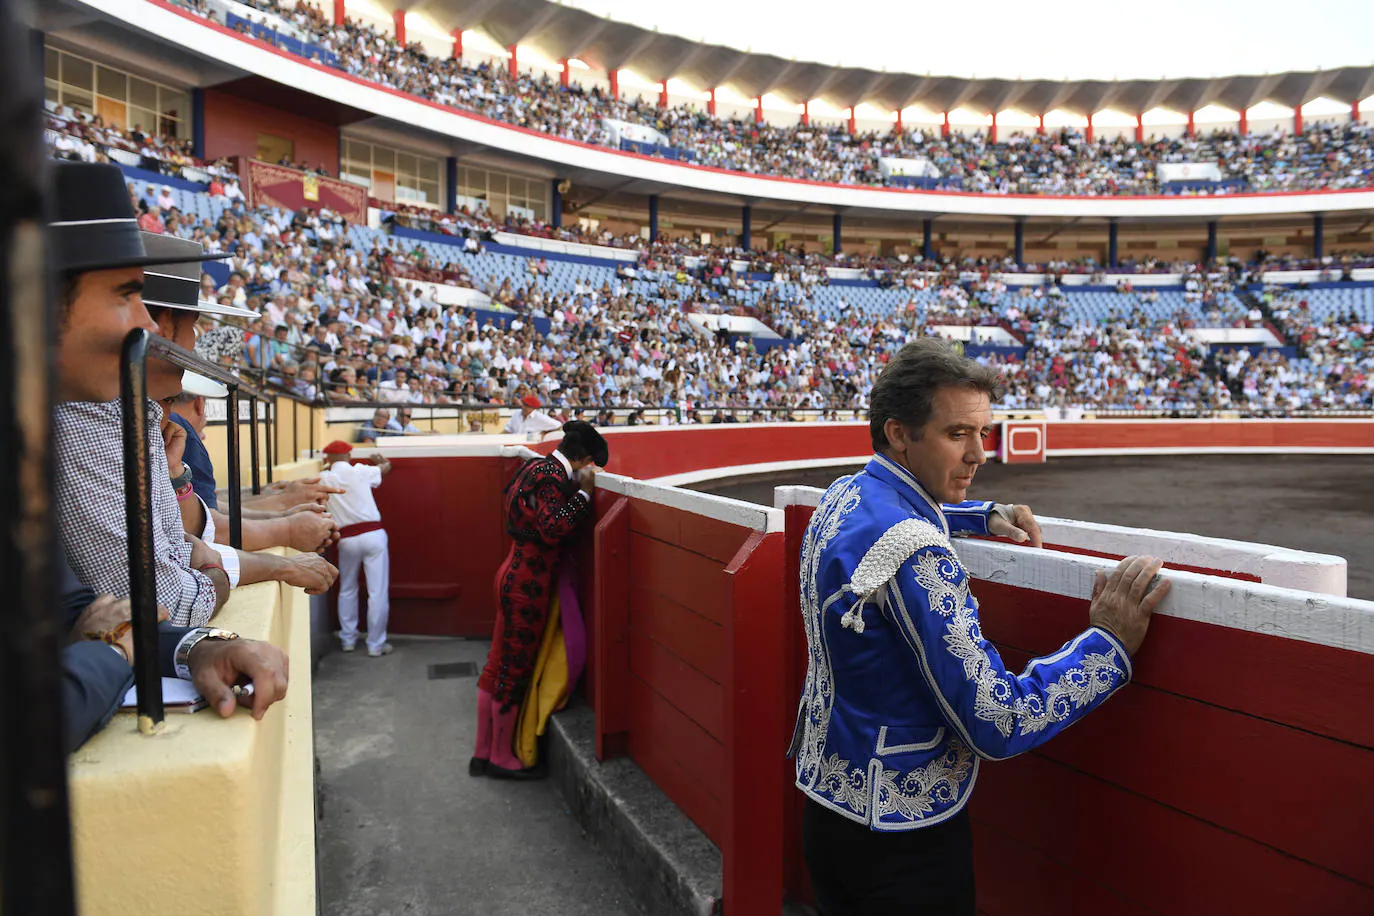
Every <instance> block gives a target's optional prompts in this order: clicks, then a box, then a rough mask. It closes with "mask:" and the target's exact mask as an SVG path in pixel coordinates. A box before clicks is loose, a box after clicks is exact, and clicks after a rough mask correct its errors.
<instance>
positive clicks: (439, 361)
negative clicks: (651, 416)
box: [129, 179, 1374, 414]
mask: <svg viewBox="0 0 1374 916" xmlns="http://www.w3.org/2000/svg"><path fill="white" fill-rule="evenodd" d="M129 184H130V188H131V190H132V192H133V194H134V196H135V198H136V199H137V198H142V199H144V200H152V199H154V198H155V197H156V196H157V195H158V194H160V193H164V189H163V188H162V186H160V185H159V184H157V183H156V182H149V181H146V180H143V179H131V180H130V182H129ZM165 193H167V194H170V196H171V199H172V201H173V204H174V207H175V209H176V211H178V213H177V214H176V216H177V217H178V218H177V219H175V220H174V227H169V228H170V230H171V231H175V232H177V233H178V234H181V235H185V236H192V235H194V234H195V233H196V232H197V230H198V229H199V230H200V231H201V232H202V233H204V234H205V235H207V236H208V235H209V234H211V233H213V232H214V231H215V228H216V227H217V226H219V227H228V226H231V225H233V224H234V223H235V222H236V221H238V220H246V222H243V223H241V225H240V228H243V227H252V228H254V229H255V230H256V229H261V228H262V227H263V226H265V225H266V224H267V222H269V221H275V222H276V223H277V225H290V223H291V220H292V216H293V215H292V214H287V213H282V212H280V211H276V210H273V209H271V208H265V207H260V208H257V209H256V210H250V209H248V208H246V207H244V206H243V205H242V204H240V205H239V207H238V208H237V209H235V208H233V206H232V205H231V203H230V202H229V201H228V200H227V199H225V198H224V197H222V196H211V195H209V194H207V193H203V192H194V191H187V190H183V189H178V188H171V189H167V190H166V191H165ZM312 219H315V218H313V217H312ZM315 223H316V224H315V225H311V224H309V223H307V224H306V225H304V226H299V228H298V231H299V232H300V233H301V240H302V241H303V242H304V243H305V245H306V251H305V252H304V257H303V258H302V262H303V263H302V264H301V265H299V266H300V267H301V269H302V270H303V271H304V272H305V273H306V274H309V275H311V278H312V282H311V283H308V284H302V283H299V282H297V283H295V284H292V283H290V282H287V281H285V280H283V279H280V278H278V279H274V280H272V281H270V282H266V283H264V282H261V281H260V280H258V279H255V278H254V277H253V274H254V271H255V269H256V264H257V263H258V262H260V261H262V260H263V259H264V256H261V255H257V254H255V253H249V252H247V251H245V250H240V251H239V253H238V257H236V258H234V259H233V260H231V261H230V262H229V264H228V265H227V266H226V267H224V268H212V269H214V270H220V271H223V272H225V273H227V271H228V270H229V269H231V268H232V269H234V270H239V271H241V272H244V273H245V275H246V276H247V278H248V280H249V290H250V292H251V294H252V296H253V302H254V304H256V305H258V306H259V307H265V304H266V303H267V302H268V301H277V302H280V301H281V299H280V297H281V296H282V295H284V294H286V293H289V292H297V293H301V294H303V296H302V299H301V302H302V303H303V304H313V305H315V306H318V307H319V312H320V315H321V319H320V320H321V322H322V323H323V324H325V325H328V326H329V327H330V328H331V330H330V331H329V332H328V339H329V340H330V341H331V342H332V343H331V345H332V346H333V347H335V348H338V349H342V350H343V351H345V352H344V353H335V354H316V353H315V352H313V351H309V350H306V351H300V352H298V353H297V354H296V355H295V356H294V357H293V358H292V360H291V361H292V363H293V364H296V363H299V364H300V365H305V364H312V365H314V366H316V367H317V369H318V373H319V377H321V378H329V379H331V384H330V385H326V387H325V391H326V393H333V394H334V395H336V396H338V395H339V394H340V392H341V391H344V390H345V389H346V390H347V391H352V392H353V393H354V394H355V395H356V396H357V398H361V399H364V400H370V399H373V398H383V399H386V398H392V399H395V398H398V397H399V398H403V399H407V400H413V401H415V402H418V403H425V402H439V403H454V402H467V401H471V400H474V399H477V400H495V401H498V402H506V401H510V400H512V399H514V398H515V397H517V396H518V395H519V394H521V393H523V392H525V391H536V392H538V393H539V394H540V395H541V397H544V398H546V399H547V400H549V401H551V402H552V403H555V404H558V405H559V406H561V407H565V408H568V409H577V408H601V407H608V406H620V407H641V406H649V407H675V408H679V409H682V410H685V411H687V412H688V413H689V414H690V411H692V410H694V409H696V408H700V407H714V406H725V407H731V408H735V409H772V410H777V411H782V412H787V411H791V410H794V409H811V410H833V409H839V410H849V409H853V408H856V407H860V406H862V405H863V404H864V403H865V398H866V393H867V389H868V387H869V386H870V385H871V384H872V381H873V379H874V378H875V377H876V374H877V372H878V371H879V370H880V369H881V367H882V364H883V362H884V360H885V359H886V356H887V354H889V353H890V352H891V351H892V349H893V348H894V347H896V346H899V345H900V344H901V343H902V342H903V341H905V340H907V339H910V338H911V337H912V336H915V335H920V334H926V333H943V332H941V331H940V330H939V329H940V328H941V327H944V326H947V325H970V324H972V325H980V324H981V325H1000V326H1002V327H1007V328H1011V329H1012V331H1013V332H1015V333H1016V334H1017V335H1018V336H1019V338H1024V343H1025V346H1013V347H1003V348H995V347H994V348H982V347H980V348H978V349H976V350H975V351H973V352H976V353H978V354H979V357H978V358H980V359H982V360H983V361H985V362H988V363H990V364H994V365H997V366H998V367H999V368H1001V369H1002V371H1003V372H1004V374H1005V376H1006V377H1007V379H1008V382H1009V384H1008V386H1007V391H1006V395H1005V396H1004V398H1003V399H1002V401H1001V402H1000V405H999V406H1002V407H1004V408H1010V409H1029V408H1038V407H1047V406H1066V407H1080V408H1095V409H1131V410H1167V411H1197V410H1211V409H1222V408H1228V407H1235V408H1241V409H1246V410H1254V411H1259V412H1291V411H1293V410H1303V409H1331V408H1341V409H1369V408H1370V407H1371V406H1374V382H1371V376H1374V372H1371V361H1372V358H1371V356H1370V355H1369V353H1368V351H1367V350H1366V349H1365V347H1364V341H1365V339H1366V338H1367V337H1368V335H1369V326H1370V322H1371V319H1374V285H1370V284H1350V283H1347V284H1336V285H1324V286H1319V287H1314V288H1311V289H1303V290H1286V289H1280V290H1278V291H1277V292H1275V291H1273V290H1271V291H1270V292H1269V293H1268V294H1266V295H1265V296H1264V299H1265V300H1266V307H1267V308H1268V309H1269V310H1270V315H1271V316H1272V317H1273V319H1274V320H1275V321H1276V322H1278V324H1279V326H1280V327H1281V328H1282V329H1283V331H1284V333H1286V334H1288V335H1289V336H1290V337H1292V338H1293V339H1294V340H1295V342H1296V344H1297V346H1298V347H1299V351H1298V352H1299V353H1300V355H1299V356H1298V357H1296V358H1291V357H1290V356H1286V355H1284V354H1285V352H1288V353H1291V352H1293V351H1291V350H1288V351H1279V350H1274V351H1271V352H1268V353H1263V354H1260V355H1259V356H1255V357H1254V358H1251V356H1250V354H1249V352H1248V351H1225V352H1223V351H1218V352H1217V353H1216V354H1214V356H1213V358H1209V354H1210V353H1211V350H1210V349H1209V348H1208V347H1207V346H1205V345H1203V344H1202V343H1200V342H1199V341H1198V340H1197V339H1195V338H1192V337H1189V336H1188V333H1187V332H1188V329H1189V328H1194V327H1196V328H1201V327H1233V326H1245V325H1246V324H1247V323H1248V318H1247V314H1248V312H1249V308H1248V307H1247V306H1246V305H1245V304H1244V303H1243V302H1242V300H1241V299H1240V298H1239V297H1238V295H1237V293H1236V292H1235V290H1234V289H1232V288H1231V286H1230V283H1231V282H1232V280H1231V279H1229V275H1228V274H1225V273H1223V274H1222V275H1220V276H1221V279H1220V280H1215V279H1209V278H1208V277H1207V276H1205V275H1203V274H1198V273H1190V274H1188V277H1189V279H1188V280H1187V282H1188V284H1189V286H1190V287H1192V288H1191V289H1185V288H1184V287H1181V286H1176V287H1150V288H1142V289H1137V290H1127V289H1114V288H1111V287H1101V286H1089V287H1068V288H1063V289H1060V288H1059V287H1056V286H1053V285H1045V286H1037V287H1034V288H1025V289H1020V290H1013V289H1008V288H1007V287H1005V286H1002V285H1001V284H1000V283H998V282H995V281H991V280H989V281H983V280H973V281H970V280H966V279H963V280H961V279H960V275H959V273H958V272H957V271H951V270H949V269H946V270H945V271H944V272H943V273H942V274H939V275H930V274H921V276H922V277H924V278H925V279H921V280H920V281H919V283H916V284H915V285H910V284H908V283H907V280H909V279H910V278H911V276H912V274H911V273H910V271H909V269H908V268H906V267H904V266H903V265H899V264H886V265H884V264H881V263H879V264H875V265H874V267H875V269H877V270H879V271H880V272H881V270H887V271H891V272H893V277H894V278H895V282H893V284H892V285H887V286H882V285H879V283H878V282H876V281H874V280H869V279H858V280H837V281H826V280H825V279H824V278H825V273H824V270H823V269H821V265H823V263H824V262H823V261H818V260H816V259H814V258H809V259H808V260H807V261H804V262H802V263H800V264H798V263H793V262H789V261H788V260H787V259H786V258H782V259H779V258H777V257H775V256H773V255H768V256H765V257H764V261H763V262H762V263H761V264H758V265H753V266H761V267H764V268H765V269H764V270H763V271H762V272H759V271H745V272H742V273H725V274H721V275H719V276H712V275H710V274H709V272H708V271H706V270H705V269H703V268H701V267H700V259H701V258H702V257H707V258H715V259H717V261H720V260H721V259H722V258H723V259H724V260H729V257H730V254H729V253H728V252H722V251H719V250H712V249H709V248H708V249H705V250H702V249H700V248H693V249H691V251H692V254H691V255H690V256H688V255H683V254H682V253H681V252H678V253H674V252H672V251H665V250H656V249H648V250H645V251H643V252H641V254H640V257H639V261H638V262H637V263H631V264H629V265H627V264H626V262H623V261H612V260H597V259H593V258H588V257H572V256H562V255H558V254H556V253H549V252H543V251H539V250H535V249H521V248H519V247H510V246H501V245H490V244H485V243H484V244H479V245H471V246H470V244H469V242H468V241H467V240H465V239H462V238H458V237H452V239H451V240H449V237H446V236H439V235H429V234H423V233H405V234H397V233H396V232H391V231H385V230H381V229H372V228H367V227H364V226H355V225H347V224H342V223H340V224H339V226H338V228H339V229H341V232H340V233H339V234H340V236H341V238H340V241H341V243H342V244H343V245H344V246H345V250H347V251H352V252H355V253H356V254H357V256H358V257H359V259H360V260H359V265H360V267H359V272H360V278H361V279H362V280H364V281H365V282H368V283H370V284H371V285H370V286H368V287H363V288H367V289H374V290H379V291H380V292H381V293H382V294H383V295H384V296H386V297H388V298H387V299H386V300H385V301H384V304H383V305H382V306H378V305H376V304H374V303H373V301H371V298H370V297H369V296H361V295H359V296H352V295H351V294H350V291H349V290H348V289H345V290H343V292H342V294H336V293H333V292H331V291H330V290H329V289H328V288H327V287H326V286H324V285H323V284H321V283H320V282H318V281H319V278H320V275H321V270H320V268H319V267H318V266H317V265H313V264H312V263H311V262H313V260H314V259H313V255H314V253H315V250H316V248H315V247H314V246H320V245H321V242H320V237H319V228H318V219H315ZM259 234H261V235H263V236H264V238H269V236H270V233H267V232H261V233H259ZM265 244H266V245H267V246H268V247H269V249H270V247H271V242H270V238H269V240H268V241H267V242H266V243H265ZM470 248H471V249H474V250H470ZM693 265H697V266H693ZM434 267H439V268H444V269H447V270H449V271H450V272H453V271H456V272H457V275H458V276H461V277H463V278H464V282H465V283H470V285H472V286H473V287H474V288H475V289H477V290H480V291H483V292H485V293H487V294H488V295H491V296H492V297H493V298H496V299H498V300H504V301H506V304H507V306H508V307H509V309H511V310H513V312H514V315H513V316H512V315H511V313H510V312H506V313H504V314H497V313H495V312H482V311H475V310H465V309H459V308H457V307H448V308H444V309H440V308H438V307H437V305H436V304H435V303H434V302H432V301H431V300H430V299H428V298H426V297H425V296H420V297H419V298H416V299H407V296H408V293H407V290H406V278H407V277H408V276H414V275H416V272H417V271H422V270H423V269H424V268H434ZM769 271H772V272H769ZM874 275H875V276H876V275H879V274H874ZM217 281H218V282H219V283H220V284H221V285H222V284H223V277H222V276H220V277H217ZM503 290H504V291H503ZM1204 292H1207V293H1208V294H1209V295H1211V296H1213V297H1214V301H1212V302H1211V304H1207V305H1204V304H1203V301H1202V300H1203V295H1204ZM220 293H221V294H222V295H223V294H230V293H232V291H230V290H226V289H221V290H220ZM393 296H394V297H395V299H394V300H393V299H392V298H391V297H393ZM392 301H394V302H396V303H399V304H396V305H393V306H392V309H393V310H392V311H391V312H389V313H388V312H387V311H386V309H385V302H392ZM431 310H432V312H431ZM690 312H700V313H707V314H711V313H722V314H740V315H752V316H754V317H757V318H759V319H761V320H762V321H763V322H764V323H765V324H766V325H768V326H770V327H771V328H772V329H773V330H774V331H776V332H777V333H778V334H779V335H780V336H781V337H782V338H784V340H783V341H782V342H781V343H782V346H775V345H774V344H775V342H774V341H766V340H762V339H758V340H748V339H744V340H741V339H739V338H738V337H736V336H730V337H725V338H721V337H712V336H710V335H709V334H707V333H705V332H703V331H696V330H693V329H692V327H691V326H690V325H689V324H688V323H687V322H686V321H685V320H683V319H684V314H685V313H690ZM431 314H432V315H434V316H438V317H437V320H436V319H434V318H430V317H429V315H431ZM343 316H346V317H347V318H349V319H350V320H351V321H356V322H357V324H350V323H349V322H343V323H336V321H337V319H339V318H340V317H343ZM512 318H514V319H517V320H521V319H524V320H521V325H532V326H533V327H532V328H531V329H530V330H525V329H524V328H523V327H521V326H517V325H515V324H513V323H512ZM425 320H428V321H430V322H431V323H430V324H424V325H422V321H425ZM311 322H312V318H311V316H309V315H304V314H300V315H296V316H294V317H293V318H292V319H291V320H290V321H289V322H288V323H290V324H291V325H292V327H291V335H292V341H293V343H296V344H304V343H306V342H308V341H309V340H310V338H311V336H312V334H313V332H314V328H313V326H312V323H311ZM361 325H367V327H366V328H363V327H361ZM349 328H353V329H355V330H349ZM476 330H480V331H481V333H482V335H483V336H482V337H481V340H483V341H485V343H484V344H483V348H482V350H481V353H480V354H478V355H477V356H476V357H475V358H474V356H473V353H472V351H471V350H470V349H469V348H468V347H467V345H466V344H465V343H463V344H460V341H461V340H463V339H464V338H465V336H466V334H467V332H468V331H476ZM531 332H533V333H534V334H535V337H534V338H533V339H532V338H530V336H529V334H530V333H531ZM259 334H263V335H265V336H270V335H271V329H270V328H268V327H266V326H265V325H262V324H257V325H255V326H252V327H250V328H249V329H248V330H247V333H246V340H247V341H248V342H250V343H251V341H253V340H254V339H255V337H256V336H257V335H259ZM369 338H382V339H389V340H390V344H389V353H390V355H391V357H393V358H394V357H399V359H389V360H388V362H389V363H390V365H386V366H379V365H377V364H376V354H375V353H372V352H370V346H369V345H370V343H371V342H372V341H371V340H369ZM248 349H249V350H251V347H250V348H248ZM365 351H366V355H364V352H365ZM352 354H356V355H352ZM592 354H600V355H598V356H597V357H596V358H591V355H592ZM402 364H406V367H407V368H411V369H420V375H421V378H420V379H419V380H418V381H417V382H416V383H415V385H414V386H413V389H414V390H412V391H410V392H408V393H396V392H394V391H385V390H384V388H383V386H382V384H381V383H382V382H385V381H388V380H389V378H390V375H391V374H392V373H393V372H394V368H395V367H396V366H398V365H402ZM422 366H423V368H421V367H422ZM257 368H259V369H264V370H271V369H272V367H270V366H257ZM344 369H350V370H351V371H352V373H353V378H354V382H353V383H342V384H341V382H340V379H341V378H342V376H341V372H342V370H344ZM1233 369H1234V371H1232V370H1233ZM342 396H343V397H344V398H345V399H348V398H350V397H352V395H349V394H347V393H344V394H343V395H342ZM355 399H356V398H355Z"/></svg>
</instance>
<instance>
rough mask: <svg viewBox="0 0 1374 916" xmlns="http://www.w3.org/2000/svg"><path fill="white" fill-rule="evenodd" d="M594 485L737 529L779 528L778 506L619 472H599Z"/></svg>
mask: <svg viewBox="0 0 1374 916" xmlns="http://www.w3.org/2000/svg"><path fill="white" fill-rule="evenodd" d="M596 488H597V489H598V490H607V491H609V492H611V493H619V494H620V495H622V496H629V497H631V498H633V499H642V500H644V501H645V502H648V503H654V504H655V505H659V506H668V507H670V508H673V509H681V510H682V511H684V512H691V513H692V514H694V515H701V516H704V517H706V518H711V519H715V520H716V521H720V522H725V523H727V524H730V525H738V526H740V527H741V528H751V529H753V530H754V531H759V532H762V533H764V534H771V533H773V532H775V531H782V530H783V513H782V510H781V509H770V508H768V507H767V506H760V505H758V504H757V503H747V502H744V501H743V500H740V499H729V498H727V497H724V496H715V495H713V494H710V493H698V492H696V491H695V490H682V489H679V488H678V487H672V486H665V485H663V484H661V483H653V482H649V481H643V480H635V479H634V478H633V477H624V476H622V475H620V474H610V473H601V474H597V475H596Z"/></svg>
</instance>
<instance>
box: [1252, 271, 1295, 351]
mask: <svg viewBox="0 0 1374 916" xmlns="http://www.w3.org/2000/svg"><path fill="white" fill-rule="evenodd" d="M1236 295H1237V296H1239V297H1240V301H1241V302H1244V303H1245V304H1246V306H1248V307H1249V308H1252V309H1259V310H1260V313H1261V314H1263V315H1264V326H1265V327H1267V328H1268V329H1269V330H1270V331H1271V332H1273V334H1274V335H1275V336H1276V337H1278V338H1279V340H1282V341H1283V342H1284V344H1285V345H1286V346H1290V347H1299V350H1298V352H1299V353H1301V352H1302V350H1301V348H1300V347H1301V345H1300V344H1299V343H1298V340H1297V338H1295V337H1293V336H1291V335H1290V334H1289V333H1288V332H1287V331H1286V330H1284V328H1283V326H1282V325H1281V324H1279V322H1277V321H1275V320H1274V312H1273V310H1272V309H1271V308H1269V304H1268V303H1267V302H1265V301H1264V299H1263V298H1261V297H1260V296H1256V295H1255V294H1254V293H1252V292H1251V291H1250V290H1248V289H1246V288H1245V287H1239V288H1238V290H1237V293H1236Z"/></svg>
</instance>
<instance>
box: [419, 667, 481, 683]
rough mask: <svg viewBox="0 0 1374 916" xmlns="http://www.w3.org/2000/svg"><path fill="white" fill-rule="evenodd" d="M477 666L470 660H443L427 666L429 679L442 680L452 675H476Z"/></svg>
mask: <svg viewBox="0 0 1374 916" xmlns="http://www.w3.org/2000/svg"><path fill="white" fill-rule="evenodd" d="M476 676H477V666H476V665H474V664H473V663H472V662H445V663H443V664H442V665H430V666H429V679H430V680H431V681H442V680H446V679H448V678H454V677H476Z"/></svg>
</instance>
